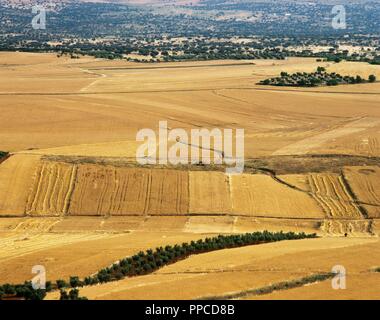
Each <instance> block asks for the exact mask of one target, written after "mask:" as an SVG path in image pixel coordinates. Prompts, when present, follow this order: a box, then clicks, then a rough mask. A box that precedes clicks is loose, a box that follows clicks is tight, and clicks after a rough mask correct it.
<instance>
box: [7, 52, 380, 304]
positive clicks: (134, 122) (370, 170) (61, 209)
mask: <svg viewBox="0 0 380 320" xmlns="http://www.w3.org/2000/svg"><path fill="white" fill-rule="evenodd" d="M318 65H323V66H324V67H326V68H327V70H329V71H331V72H342V73H344V74H346V73H352V74H357V73H360V72H362V73H363V76H365V75H367V76H368V74H376V75H377V77H378V78H380V67H379V66H370V65H367V64H363V63H350V62H342V63H339V64H334V63H327V62H316V60H315V59H300V58H291V59H288V60H284V61H272V60H257V61H249V62H247V61H217V62H215V61H212V62H205V61H203V62H184V63H170V64H165V63H160V64H157V65H151V64H149V65H147V64H137V63H131V62H124V61H104V60H97V59H93V58H81V59H78V60H71V59H68V58H65V57H61V58H57V57H56V56H55V55H52V54H29V53H7V52H4V53H0V112H1V114H2V125H1V127H0V150H2V151H9V152H10V153H11V156H10V157H9V158H7V159H5V160H4V161H3V162H1V163H0V247H1V248H2V249H1V250H0V265H1V268H0V283H4V282H23V281H25V280H28V279H31V278H32V274H31V268H32V266H33V265H37V264H43V265H45V266H46V269H47V273H48V279H49V280H57V279H60V278H68V277H69V276H70V275H78V276H80V277H84V276H88V275H90V274H93V273H94V272H96V271H97V270H99V269H101V268H104V267H106V266H108V265H110V264H112V263H113V262H115V261H117V260H119V259H120V258H123V257H126V256H130V255H133V254H135V253H137V252H139V251H140V250H146V249H149V248H155V247H157V246H164V245H168V244H171V245H173V244H177V243H179V244H180V243H182V242H186V241H191V240H197V239H200V238H205V237H208V236H212V235H214V236H215V234H231V233H244V232H252V231H257V230H264V229H268V230H274V231H277V230H278V231H279V230H284V231H297V232H302V231H304V232H310V233H312V232H316V233H318V235H319V236H320V238H318V239H312V240H297V241H295V242H294V243H293V242H292V244H291V245H290V244H288V243H287V242H284V243H278V244H277V243H276V244H266V245H260V246H256V247H253V246H252V247H245V248H235V249H228V250H222V251H219V252H212V253H205V254H201V255H197V256H194V257H190V258H188V259H186V260H183V261H180V262H178V263H175V264H173V265H171V266H168V267H165V268H163V269H161V270H159V271H157V272H155V273H153V274H150V275H146V276H139V277H135V278H133V279H126V280H121V281H117V282H112V283H108V284H102V285H100V286H96V287H86V288H83V289H82V290H81V294H83V295H84V296H87V297H88V298H90V299H129V298H138V299H142V298H153V299H162V298H183V299H185V298H191V299H193V298H204V297H219V296H222V297H223V296H226V295H228V294H231V293H236V294H238V293H239V294H240V293H241V294H243V293H244V292H245V291H249V290H252V289H257V288H262V287H265V286H268V285H270V284H273V283H279V282H282V281H290V280H294V279H298V278H300V277H304V276H308V275H310V274H315V273H316V272H329V271H330V270H331V268H332V267H333V266H334V265H338V264H344V265H345V266H346V267H347V268H348V269H349V270H352V274H353V282H352V284H353V287H354V288H357V290H361V289H362V288H363V285H362V284H360V281H359V280H363V281H365V282H366V283H374V286H377V283H378V279H377V278H376V277H377V275H376V274H374V273H371V272H370V270H371V268H373V267H376V266H377V265H376V263H377V262H376V261H380V260H379V257H380V253H379V250H378V248H379V242H378V241H379V240H378V235H379V233H380V223H379V220H378V219H379V216H380V194H379V185H378V184H379V183H378V180H379V178H380V176H379V174H380V171H379V170H380V169H379V165H380V161H379V160H380V148H379V146H378V143H377V141H378V140H380V109H379V101H380V83H379V82H376V83H373V84H363V85H346V86H339V87H321V88H310V89H305V88H302V89H299V88H298V89H297V88H286V89H285V88H273V87H263V86H258V85H256V83H258V82H259V81H260V80H262V79H265V78H268V77H273V76H276V75H278V74H279V73H280V72H281V71H286V72H289V73H293V72H298V71H302V72H303V71H304V72H309V71H312V70H315V69H316V68H317V66H318ZM164 119H166V120H167V121H168V125H169V127H170V128H171V129H173V128H184V129H185V130H186V131H189V130H191V129H192V128H201V127H204V128H208V129H212V128H215V127H217V128H232V129H236V128H244V129H245V145H246V148H245V158H246V168H245V172H244V174H242V175H238V176H234V175H226V174H225V173H224V168H217V166H213V165H210V166H207V165H204V166H180V167H175V166H171V165H168V166H158V165H157V166H141V165H137V164H136V160H135V151H136V148H137V147H138V144H137V143H136V141H135V136H136V133H137V131H138V130H140V129H142V128H151V129H153V130H155V131H157V130H158V122H159V121H161V120H164ZM345 235H346V237H345ZM15 268H17V270H18V271H17V272H16V273H15V272H12V270H14V269H15ZM367 275H368V277H367V278H366V277H365V276H367ZM237 278H238V279H241V281H236V279H237ZM366 279H369V280H366ZM221 280H223V281H221ZM326 283H328V282H323V283H319V284H313V285H310V286H306V287H301V288H296V289H291V290H285V291H282V292H274V293H271V294H268V295H267V296H266V295H264V296H263V297H264V298H265V297H267V298H272V297H278V298H285V299H286V298H293V297H294V298H297V297H302V295H305V297H311V298H313V299H321V298H324V297H325V294H326V292H327V289H326V287H325V286H326ZM184 287H186V288H188V290H186V291H184V290H183V288H184ZM314 289H315V290H314ZM330 291H331V292H330ZM330 291H328V294H331V297H332V298H340V297H350V298H354V299H358V298H361V296H360V294H359V293H358V292H359V291H355V290H352V291H347V292H346V293H342V295H339V294H338V293H336V292H333V291H332V290H330ZM162 292H166V293H165V296H163V295H162ZM160 293H161V295H160ZM367 296H368V297H369V298H378V295H376V292H375V291H373V292H372V291H368V294H367V295H366V297H367ZM49 298H57V296H56V295H55V293H53V294H52V295H51V296H49ZM246 298H257V297H251V296H249V295H248V296H247V297H246ZM325 298H326V297H325Z"/></svg>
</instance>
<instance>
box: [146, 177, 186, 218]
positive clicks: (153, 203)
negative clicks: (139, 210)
mask: <svg viewBox="0 0 380 320" xmlns="http://www.w3.org/2000/svg"><path fill="white" fill-rule="evenodd" d="M147 197H148V199H149V200H148V203H147V206H146V208H145V214H151V215H162V214H176V215H182V214H186V213H188V212H189V174H188V172H187V171H180V170H152V171H151V178H150V185H149V187H148V191H147Z"/></svg>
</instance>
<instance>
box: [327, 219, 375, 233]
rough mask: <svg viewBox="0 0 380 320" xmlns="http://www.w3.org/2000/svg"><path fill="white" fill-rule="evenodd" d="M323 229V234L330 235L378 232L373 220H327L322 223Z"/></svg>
mask: <svg viewBox="0 0 380 320" xmlns="http://www.w3.org/2000/svg"><path fill="white" fill-rule="evenodd" d="M321 231H322V234H323V235H325V236H330V237H331V236H338V237H341V236H343V235H349V236H350V237H352V236H354V237H365V236H368V235H375V234H376V231H375V230H374V228H373V221H371V220H325V221H323V223H322V225H321Z"/></svg>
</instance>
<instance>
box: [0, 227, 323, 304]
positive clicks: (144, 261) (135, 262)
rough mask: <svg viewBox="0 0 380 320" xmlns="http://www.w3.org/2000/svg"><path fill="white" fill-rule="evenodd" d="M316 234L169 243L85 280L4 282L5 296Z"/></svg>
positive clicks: (40, 294)
mask: <svg viewBox="0 0 380 320" xmlns="http://www.w3.org/2000/svg"><path fill="white" fill-rule="evenodd" d="M314 238H317V235H316V234H305V233H298V234H297V233H294V232H288V233H283V232H282V231H281V232H277V233H271V232H268V231H264V232H254V233H246V234H242V235H229V236H224V235H219V236H218V237H214V238H205V239H200V240H198V241H191V243H182V245H178V244H177V245H174V246H165V248H164V247H159V248H156V249H155V251H153V250H152V249H148V250H146V252H143V251H140V252H139V253H138V254H135V255H133V256H131V257H128V258H124V259H121V260H119V261H117V262H115V263H114V264H112V265H111V266H109V267H107V268H104V269H101V270H100V271H98V272H97V273H96V274H95V275H91V276H88V277H86V278H84V280H80V279H79V277H77V276H71V277H70V279H69V281H65V280H57V281H56V283H55V284H52V283H51V282H50V281H49V282H47V283H46V288H45V289H38V290H34V289H33V288H32V284H31V282H30V281H28V282H25V283H24V284H16V285H11V284H4V285H2V286H0V300H1V299H12V298H18V299H27V300H41V299H43V298H44V297H45V296H46V293H47V292H50V291H52V290H56V289H60V290H62V289H65V288H68V287H71V288H78V287H83V286H85V285H86V286H91V285H96V284H98V283H107V282H111V281H119V280H122V279H124V278H126V277H134V276H140V275H147V274H151V273H153V272H155V271H157V270H159V269H161V268H162V267H164V266H167V265H170V264H174V263H176V262H178V261H180V260H184V259H186V258H188V257H190V256H192V255H197V254H202V253H208V252H212V251H216V250H222V249H231V248H239V247H244V246H252V245H259V244H266V243H271V242H278V241H284V240H300V239H314Z"/></svg>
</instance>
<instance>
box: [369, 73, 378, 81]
mask: <svg viewBox="0 0 380 320" xmlns="http://www.w3.org/2000/svg"><path fill="white" fill-rule="evenodd" d="M368 81H369V82H371V83H373V82H376V76H375V75H374V74H371V75H370V76H369V77H368Z"/></svg>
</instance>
